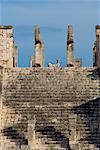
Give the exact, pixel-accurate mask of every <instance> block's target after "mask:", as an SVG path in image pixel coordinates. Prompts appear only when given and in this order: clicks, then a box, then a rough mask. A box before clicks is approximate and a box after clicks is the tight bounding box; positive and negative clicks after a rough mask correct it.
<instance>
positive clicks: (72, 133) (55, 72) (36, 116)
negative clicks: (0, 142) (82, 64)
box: [2, 68, 100, 150]
mask: <svg viewBox="0 0 100 150" xmlns="http://www.w3.org/2000/svg"><path fill="white" fill-rule="evenodd" d="M93 71H94V69H93V68H90V69H86V68H80V69H76V70H75V68H73V69H63V68H57V69H45V68H44V69H41V68H34V69H32V68H27V69H26V68H23V69H22V68H15V69H14V68H13V69H6V70H5V73H4V76H3V87H2V88H3V91H2V104H3V107H2V115H4V117H2V135H3V137H4V138H5V137H6V138H7V139H9V140H10V141H12V143H15V146H17V147H18V140H19V139H20V141H19V144H20V146H21V149H26V150H28V149H29V150H30V149H32V148H33V146H32V141H29V137H28V135H29V133H28V132H29V131H28V125H29V122H31V121H32V122H33V126H34V130H33V131H31V132H33V133H34V131H35V134H36V137H37V138H36V139H38V141H40V142H39V143H40V145H41V150H42V147H43V148H44V149H46V147H48V148H47V149H48V150H49V149H50V147H53V148H52V149H56V147H59V148H58V149H59V150H63V149H66V150H69V143H70V145H71V147H73V145H75V146H74V147H77V148H73V149H72V150H74V149H75V150H98V148H99V146H100V143H99V142H98V143H97V145H96V142H94V143H93V139H92V143H89V139H86V138H87V137H89V136H91V130H93V132H94V126H93V129H92V127H90V125H89V122H92V120H93V118H95V119H97V118H96V117H95V115H92V116H88V114H90V115H91V113H90V112H89V111H88V106H90V104H89V105H88V103H91V101H92V100H95V98H97V97H99V95H100V86H99V85H100V79H99V76H98V74H96V75H94V74H93ZM94 104H95V103H94ZM85 105H86V108H85V109H83V108H84V107H85ZM91 106H92V104H91ZM96 107H97V105H96ZM84 110H85V114H84ZM93 110H94V109H93ZM94 111H96V110H94ZM98 111H99V112H100V109H99V107H98ZM92 113H93V111H92ZM94 114H95V113H94ZM72 116H73V117H72ZM96 116H97V117H98V116H99V114H96ZM91 118H92V120H91ZM34 121H35V122H34ZM97 125H98V126H99V125H100V124H99V122H98V120H97ZM7 129H8V130H7ZM9 129H10V130H11V133H9ZM49 130H50V131H49ZM5 131H6V132H7V133H5ZM98 132H100V131H99V129H98ZM12 133H14V134H15V133H16V134H15V135H16V137H14V136H13V135H12ZM97 136H99V135H98V134H96V132H94V135H93V137H94V139H97ZM19 137H20V138H19ZM7 139H6V140H5V141H7ZM90 141H91V137H90ZM25 142H26V144H25ZM29 143H30V146H29ZM9 145H10V144H9ZM37 145H39V144H37ZM77 145H78V146H77ZM23 147H24V148H23ZM33 149H34V148H33ZM5 150H6V149H5ZM13 150H15V149H14V148H13Z"/></svg>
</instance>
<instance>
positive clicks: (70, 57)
mask: <svg viewBox="0 0 100 150" xmlns="http://www.w3.org/2000/svg"><path fill="white" fill-rule="evenodd" d="M67 66H68V67H73V66H74V31H73V27H72V26H70V25H69V26H68V35H67Z"/></svg>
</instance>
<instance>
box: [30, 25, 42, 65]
mask: <svg viewBox="0 0 100 150" xmlns="http://www.w3.org/2000/svg"><path fill="white" fill-rule="evenodd" d="M30 64H31V65H32V66H33V67H34V66H35V67H43V66H44V44H43V42H42V40H41V35H40V28H39V27H38V26H36V27H35V56H34V57H31V60H30ZM32 66H31V67H32Z"/></svg>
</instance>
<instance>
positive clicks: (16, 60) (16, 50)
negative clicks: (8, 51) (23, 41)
mask: <svg viewBox="0 0 100 150" xmlns="http://www.w3.org/2000/svg"><path fill="white" fill-rule="evenodd" d="M13 67H18V47H17V46H15V47H14V54H13Z"/></svg>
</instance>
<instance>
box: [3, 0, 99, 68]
mask: <svg viewBox="0 0 100 150" xmlns="http://www.w3.org/2000/svg"><path fill="white" fill-rule="evenodd" d="M0 14H1V16H0V24H1V25H13V26H14V37H15V43H16V45H17V46H18V47H19V66H20V67H25V66H26V67H28V66H29V59H30V55H33V54H34V26H35V25H39V26H40V27H41V36H42V39H43V41H44V44H45V56H46V65H47V63H48V62H51V63H55V62H56V59H60V60H61V66H66V63H67V56H66V43H67V42H66V41H67V26H68V25H73V27H74V33H75V50H74V51H75V57H76V58H77V57H82V59H83V66H92V63H93V50H92V48H93V43H94V41H95V25H97V24H100V0H0Z"/></svg>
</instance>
